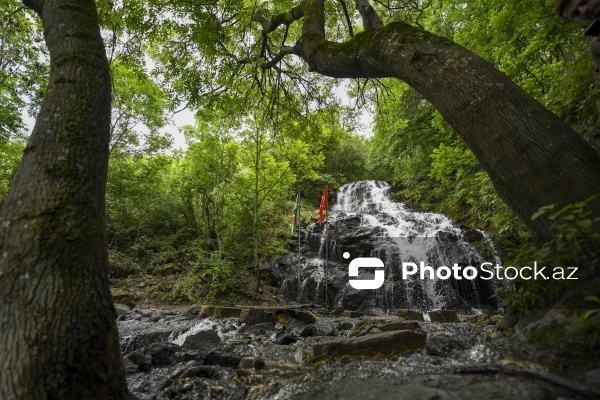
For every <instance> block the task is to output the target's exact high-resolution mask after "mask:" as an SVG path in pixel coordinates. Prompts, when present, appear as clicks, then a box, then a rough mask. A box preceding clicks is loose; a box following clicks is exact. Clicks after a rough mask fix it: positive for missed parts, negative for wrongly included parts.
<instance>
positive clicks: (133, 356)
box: [125, 349, 152, 371]
mask: <svg viewBox="0 0 600 400" xmlns="http://www.w3.org/2000/svg"><path fill="white" fill-rule="evenodd" d="M125 359H126V360H127V361H128V362H129V363H132V364H134V365H136V366H137V368H138V369H139V370H141V371H145V370H148V369H150V367H151V366H152V356H151V355H150V354H148V353H146V352H145V351H144V349H138V350H136V351H134V352H132V353H130V354H128V355H127V356H125Z"/></svg>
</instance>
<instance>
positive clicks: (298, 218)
mask: <svg viewBox="0 0 600 400" xmlns="http://www.w3.org/2000/svg"><path fill="white" fill-rule="evenodd" d="M296 219H297V220H298V221H297V222H298V300H297V302H298V304H300V257H301V255H300V184H298V217H297V218H296Z"/></svg>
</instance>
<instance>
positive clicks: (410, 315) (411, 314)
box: [396, 309, 425, 321]
mask: <svg viewBox="0 0 600 400" xmlns="http://www.w3.org/2000/svg"><path fill="white" fill-rule="evenodd" d="M396 317H399V318H402V319H407V320H412V321H424V320H425V319H424V318H423V313H422V312H420V311H414V310H406V309H399V310H396Z"/></svg>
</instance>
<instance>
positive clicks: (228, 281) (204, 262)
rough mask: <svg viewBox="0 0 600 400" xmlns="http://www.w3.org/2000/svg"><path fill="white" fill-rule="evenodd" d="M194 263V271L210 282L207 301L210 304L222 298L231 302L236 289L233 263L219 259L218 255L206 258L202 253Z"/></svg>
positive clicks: (213, 254) (236, 283)
mask: <svg viewBox="0 0 600 400" xmlns="http://www.w3.org/2000/svg"><path fill="white" fill-rule="evenodd" d="M196 263H197V264H196V268H194V271H198V272H200V273H202V274H203V276H204V277H205V278H207V279H208V280H209V282H210V283H209V292H208V296H207V297H208V299H209V300H210V301H212V302H216V301H217V300H218V299H220V298H223V297H225V298H228V299H229V300H231V299H232V297H233V291H234V290H235V289H236V288H237V287H238V282H237V279H236V273H235V266H234V263H233V262H232V261H231V260H227V259H224V258H221V257H220V256H219V254H218V253H212V254H211V255H210V256H208V257H207V256H206V254H204V253H202V252H199V253H198V257H197V258H196Z"/></svg>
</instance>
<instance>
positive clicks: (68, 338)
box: [0, 0, 126, 400]
mask: <svg viewBox="0 0 600 400" xmlns="http://www.w3.org/2000/svg"><path fill="white" fill-rule="evenodd" d="M27 5H28V6H30V7H32V8H34V9H35V11H36V13H37V14H38V15H39V16H40V18H41V20H42V23H43V26H44V36H45V38H46V43H47V45H48V49H49V52H50V61H51V70H50V79H49V85H48V88H47V91H46V95H45V97H44V100H43V102H42V106H41V109H40V112H39V115H38V118H37V120H36V124H35V127H34V129H33V133H32V135H31V137H30V139H29V142H28V144H27V147H26V149H25V152H24V155H23V160H22V162H21V166H20V168H19V171H18V173H17V175H16V177H15V180H14V183H13V185H12V188H11V191H10V193H9V195H8V197H7V199H6V201H5V202H4V204H3V206H2V208H1V209H0V327H1V328H0V398H2V399H36V400H38V399H121V398H124V397H125V396H126V384H125V377H124V372H123V366H122V358H121V352H120V346H119V338H118V334H117V328H116V322H115V319H116V313H115V309H114V306H113V303H112V299H111V296H110V291H109V285H108V273H107V271H108V269H107V245H106V239H105V231H104V194H105V185H106V176H107V164H108V144H109V138H110V103H111V92H110V89H111V83H110V72H109V69H108V62H107V60H106V55H105V50H104V44H103V42H102V39H101V36H100V29H99V26H98V18H97V12H96V7H95V3H94V1H93V0H82V1H77V2H72V1H67V0H45V1H44V0H41V1H28V2H27Z"/></svg>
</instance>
